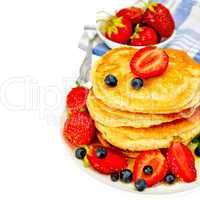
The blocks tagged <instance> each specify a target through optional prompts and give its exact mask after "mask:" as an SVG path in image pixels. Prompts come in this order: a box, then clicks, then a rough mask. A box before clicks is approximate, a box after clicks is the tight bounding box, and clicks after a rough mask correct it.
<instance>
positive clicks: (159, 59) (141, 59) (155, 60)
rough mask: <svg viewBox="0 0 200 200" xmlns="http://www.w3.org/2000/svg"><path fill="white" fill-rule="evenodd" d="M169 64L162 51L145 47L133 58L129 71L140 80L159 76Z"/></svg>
mask: <svg viewBox="0 0 200 200" xmlns="http://www.w3.org/2000/svg"><path fill="white" fill-rule="evenodd" d="M168 62H169V58H168V55H167V54H166V53H165V51H164V50H162V49H159V48H156V47H145V48H143V49H140V50H139V51H137V52H136V53H135V55H134V56H133V58H132V60H131V63H130V67H131V71H132V72H133V73H134V74H135V75H136V76H138V77H140V78H150V77H154V76H159V75H161V74H163V73H164V72H165V70H166V69H167V66H168Z"/></svg>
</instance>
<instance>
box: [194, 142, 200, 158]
mask: <svg viewBox="0 0 200 200" xmlns="http://www.w3.org/2000/svg"><path fill="white" fill-rule="evenodd" d="M194 153H195V155H196V156H197V157H200V145H198V146H197V147H196V148H195V150H194Z"/></svg>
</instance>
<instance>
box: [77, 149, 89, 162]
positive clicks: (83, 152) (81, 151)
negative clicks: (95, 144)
mask: <svg viewBox="0 0 200 200" xmlns="http://www.w3.org/2000/svg"><path fill="white" fill-rule="evenodd" d="M86 153H87V151H86V149H85V148H83V147H81V148H78V149H76V151H75V156H76V158H78V159H81V160H83V158H84V157H85V155H86Z"/></svg>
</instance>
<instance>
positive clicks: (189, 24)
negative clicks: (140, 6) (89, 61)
mask: <svg viewBox="0 0 200 200" xmlns="http://www.w3.org/2000/svg"><path fill="white" fill-rule="evenodd" d="M157 2H161V3H163V4H165V5H166V7H168V8H169V9H170V11H171V12H172V14H173V16H174V19H175V23H176V35H175V37H174V39H173V40H172V41H171V42H170V43H169V44H168V45H167V46H166V47H167V48H174V49H181V50H184V51H186V52H187V53H188V54H189V55H190V56H191V57H193V58H194V59H195V60H196V61H197V62H199V63H200V0H160V1H159V0H157ZM87 44H88V40H87V37H86V34H83V36H82V37H81V40H80V43H79V47H80V48H81V49H83V50H85V49H87ZM108 50H109V48H108V47H107V46H106V45H105V44H104V43H103V42H102V41H101V40H100V38H97V39H96V41H95V43H94V48H93V53H94V54H95V55H97V56H101V55H103V54H104V53H106V52H107V51H108Z"/></svg>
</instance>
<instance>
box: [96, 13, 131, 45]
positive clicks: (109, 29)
mask: <svg viewBox="0 0 200 200" xmlns="http://www.w3.org/2000/svg"><path fill="white" fill-rule="evenodd" d="M99 21H104V23H103V25H102V26H101V31H102V32H103V33H104V34H105V36H106V37H107V38H108V39H109V40H112V41H114V42H117V43H121V44H126V43H127V42H128V40H129V38H130V36H131V34H132V24H131V21H130V20H129V19H127V18H125V17H116V16H112V17H110V18H109V19H108V20H106V21H105V20H99Z"/></svg>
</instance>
